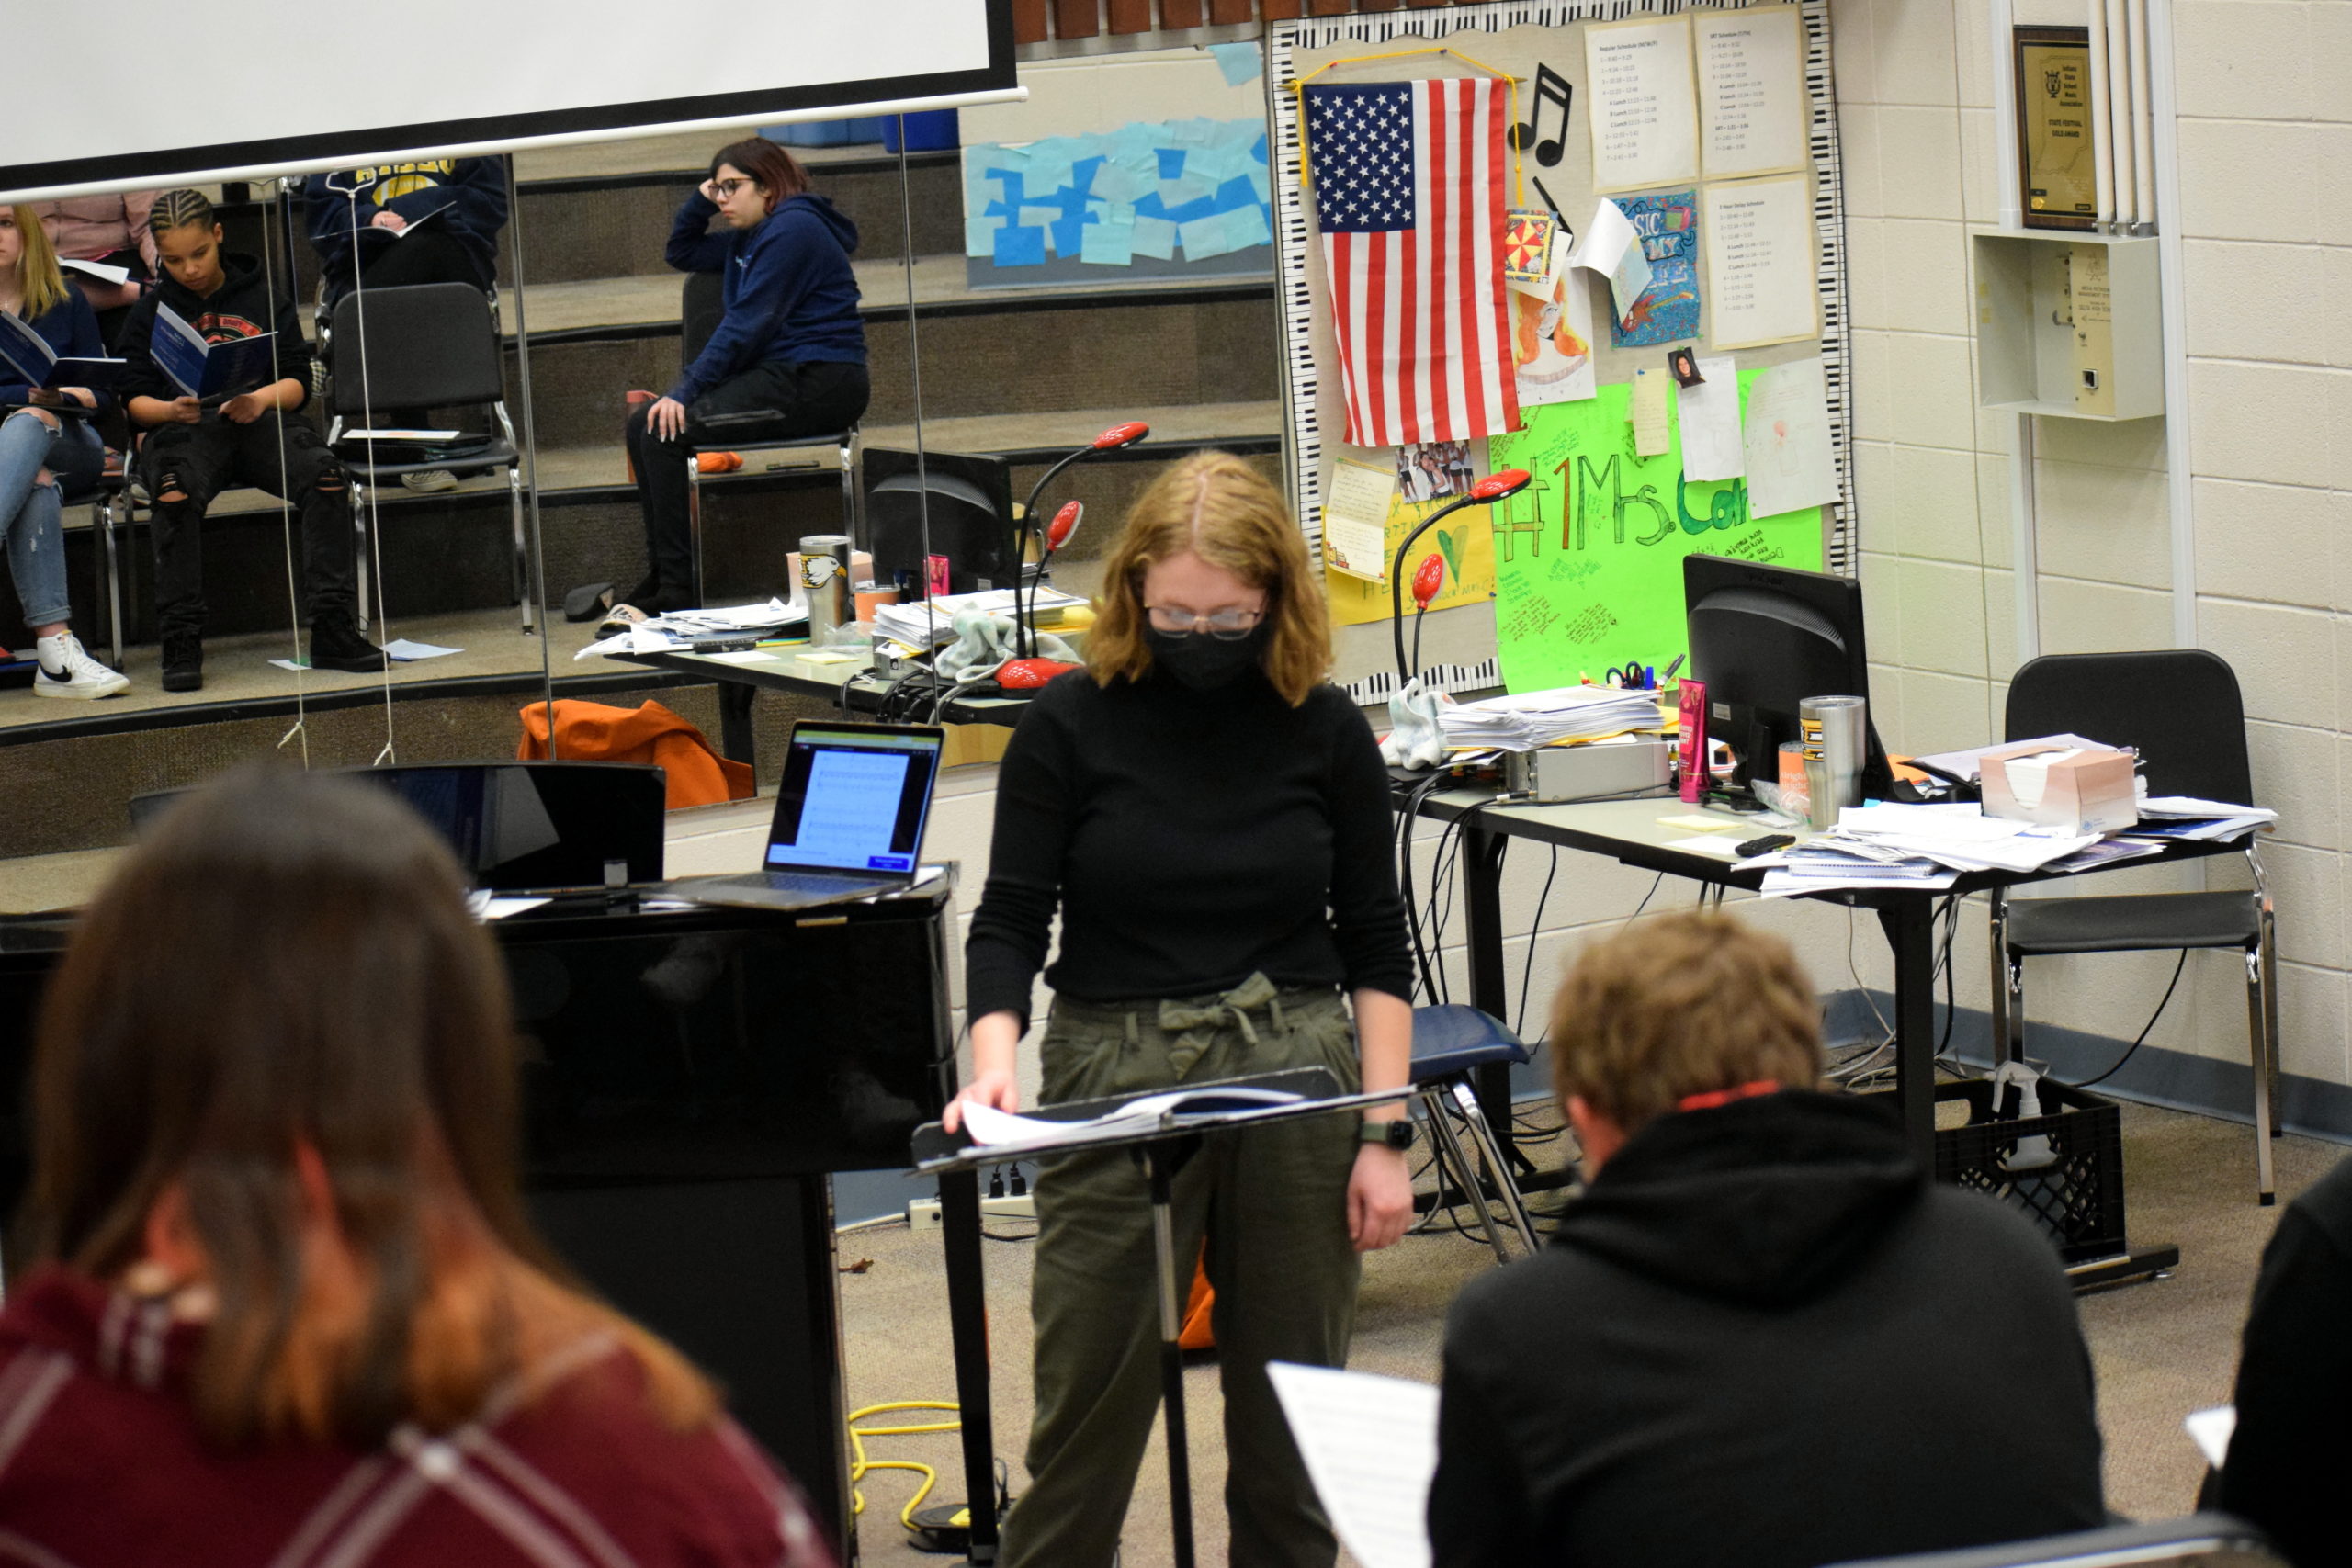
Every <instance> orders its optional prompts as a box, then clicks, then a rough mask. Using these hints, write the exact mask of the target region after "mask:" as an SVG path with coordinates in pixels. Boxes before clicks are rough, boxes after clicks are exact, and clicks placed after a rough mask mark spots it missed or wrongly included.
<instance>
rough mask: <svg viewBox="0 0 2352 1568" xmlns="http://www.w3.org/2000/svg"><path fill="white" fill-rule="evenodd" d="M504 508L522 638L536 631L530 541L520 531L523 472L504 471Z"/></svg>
mask: <svg viewBox="0 0 2352 1568" xmlns="http://www.w3.org/2000/svg"><path fill="white" fill-rule="evenodd" d="M506 505H507V511H508V512H509V513H510V514H511V515H512V516H513V518H514V522H515V603H516V604H520V605H521V606H522V607H523V635H524V636H525V637H528V636H530V635H531V633H532V632H534V631H536V630H537V629H538V604H537V595H536V592H535V585H534V584H533V583H532V581H531V550H530V541H529V539H528V538H527V537H526V536H525V534H524V532H523V470H522V469H521V468H518V467H516V466H515V465H514V464H511V463H510V464H509V465H507V468H506Z"/></svg>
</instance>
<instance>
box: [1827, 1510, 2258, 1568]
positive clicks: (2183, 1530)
mask: <svg viewBox="0 0 2352 1568" xmlns="http://www.w3.org/2000/svg"><path fill="white" fill-rule="evenodd" d="M2166 1563H2171V1564H2175V1565H2177V1568H2287V1560H2286V1559H2285V1558H2283V1557H2280V1556H2279V1555H2278V1553H2277V1552H2275V1551H2272V1550H2271V1546H2270V1543H2269V1542H2268V1541H2267V1540H2264V1539H2263V1535H2262V1532H2261V1531H2260V1530H2258V1529H2255V1528H2254V1527H2253V1526H2252V1525H2249V1524H2246V1523H2245V1522H2244V1521H2242V1520H2239V1519H2233V1518H2232V1517H2229V1516H2228V1515H2227V1514H2191V1515H2189V1516H2188V1517H2187V1518H2181V1519H2159V1520H2157V1521H2155V1522H2154V1523H2153V1524H2141V1525H2109V1526H2108V1527H2106V1528H2105V1529H2095V1530H2078V1531H2076V1532H2075V1533H2074V1534H2072V1535H2046V1536H2043V1537H2041V1539H2040V1540H2015V1541H2010V1542H2008V1543H2007V1545H2004V1546H1974V1547H1968V1548H1965V1549H1963V1550H1962V1551H1925V1552H1919V1553H1917V1554H1915V1555H1913V1556H1909V1557H1873V1558H1871V1560H1870V1561H1869V1562H1841V1563H1838V1564H1836V1565H1835V1568H2164V1565H2165V1564H2166Z"/></svg>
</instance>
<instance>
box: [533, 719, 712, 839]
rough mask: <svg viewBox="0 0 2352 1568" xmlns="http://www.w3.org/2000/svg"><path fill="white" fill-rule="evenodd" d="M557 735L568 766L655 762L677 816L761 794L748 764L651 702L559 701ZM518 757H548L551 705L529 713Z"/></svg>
mask: <svg viewBox="0 0 2352 1568" xmlns="http://www.w3.org/2000/svg"><path fill="white" fill-rule="evenodd" d="M555 731H556V747H555V754H556V755H558V756H560V757H562V758H564V759H565V760H566V761H581V762H651V763H653V764H655V765H656V766H658V767H660V768H661V769H662V770H663V772H664V773H667V774H668V775H669V778H668V788H667V792H666V800H667V803H668V805H669V807H670V809H671V810H673V811H675V810H677V809H678V808H679V807H683V806H712V805H716V804H717V803H718V802H719V801H722V800H749V799H750V798H751V797H752V795H753V794H754V793H756V792H755V790H754V789H753V786H752V770H751V767H750V765H749V764H748V763H744V762H731V761H728V760H727V759H726V758H724V757H722V756H720V755H719V754H718V750H716V749H715V748H713V747H712V745H711V743H710V741H709V739H708V738H707V737H706V736H705V735H704V734H703V732H702V731H701V730H699V729H696V728H695V727H694V726H693V725H691V724H688V723H687V722H686V721H685V720H684V719H683V718H680V717H679V716H677V715H676V714H674V713H672V712H671V711H670V710H669V709H668V708H665V707H663V706H662V705H661V704H660V703H657V702H653V701H651V700H650V699H649V700H648V701H647V702H646V703H645V704H644V705H642V706H641V707H637V708H616V707H607V706H605V705H604V704H602V703H583V702H580V701H577V700H575V699H573V698H570V697H561V698H558V699H557V701H556V705H555ZM547 755H548V705H547V704H545V703H533V704H531V705H529V706H528V707H526V708H525V709H523V742H522V744H521V745H519V746H517V747H516V748H515V756H516V757H517V758H519V759H520V760H522V761H526V762H529V761H538V760H540V759H542V758H544V757H546V756H547Z"/></svg>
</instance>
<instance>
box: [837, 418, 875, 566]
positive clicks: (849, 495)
mask: <svg viewBox="0 0 2352 1568" xmlns="http://www.w3.org/2000/svg"><path fill="white" fill-rule="evenodd" d="M857 456H858V438H857V427H856V426H855V425H852V426H851V427H850V428H849V430H848V432H847V433H846V434H843V435H842V533H844V534H846V535H848V536H849V537H850V540H851V543H852V545H853V547H854V548H857V549H861V550H871V549H872V548H873V547H874V542H873V541H872V540H871V539H868V538H867V537H866V536H865V527H864V524H865V519H864V518H863V517H861V516H859V515H858V505H857Z"/></svg>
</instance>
